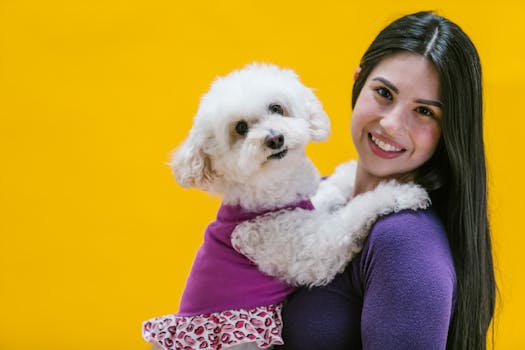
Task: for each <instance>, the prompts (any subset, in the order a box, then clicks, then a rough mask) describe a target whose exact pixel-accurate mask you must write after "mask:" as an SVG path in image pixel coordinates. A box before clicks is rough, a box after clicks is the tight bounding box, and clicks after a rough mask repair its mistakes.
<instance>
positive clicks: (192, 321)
mask: <svg viewBox="0 0 525 350" xmlns="http://www.w3.org/2000/svg"><path fill="white" fill-rule="evenodd" d="M281 309H282V306H281V305H270V306H261V307H257V308H254V309H250V310H243V309H241V310H229V311H223V312H216V313H212V314H206V315H198V316H177V315H176V314H174V315H167V316H161V317H156V318H153V319H151V320H148V321H146V322H144V323H143V327H142V335H143V337H144V339H145V340H146V341H148V342H155V343H157V344H159V345H160V346H162V347H163V348H164V349H166V350H191V349H213V350H220V349H226V348H228V347H230V346H233V345H237V344H243V343H251V342H256V343H257V346H258V347H260V348H268V347H270V346H271V345H281V344H283V340H282V337H281V330H282V318H281Z"/></svg>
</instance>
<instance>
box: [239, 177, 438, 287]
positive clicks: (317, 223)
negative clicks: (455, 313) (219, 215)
mask: <svg viewBox="0 0 525 350" xmlns="http://www.w3.org/2000/svg"><path fill="white" fill-rule="evenodd" d="M428 205H429V198H428V195H427V193H426V192H425V191H424V190H423V189H422V188H421V187H419V186H416V185H414V184H399V183H397V182H395V181H390V182H388V183H382V184H380V185H379V186H377V187H376V189H374V190H373V191H369V192H367V193H365V194H363V195H360V196H357V197H355V198H354V199H353V200H351V201H350V202H348V203H347V204H346V205H345V206H344V207H342V208H341V209H339V210H337V211H335V212H333V213H319V212H317V211H307V210H301V209H295V210H291V211H280V212H277V213H270V214H268V215H265V216H262V217H259V218H257V219H255V220H253V221H250V222H246V223H243V224H241V225H239V226H237V228H236V229H235V230H234V232H233V235H232V242H233V244H234V246H235V247H236V249H238V250H239V251H240V252H241V253H243V254H245V255H246V256H247V257H248V258H250V259H251V260H252V261H254V262H255V263H256V264H257V265H258V267H259V269H260V270H261V271H263V272H264V273H267V274H269V275H271V276H275V277H277V278H279V279H281V280H283V281H285V282H287V283H289V284H292V285H309V286H316V285H324V284H327V283H328V282H330V281H331V280H332V279H333V278H334V277H335V275H336V274H337V273H339V272H341V271H342V270H343V269H344V267H345V266H346V265H347V264H348V262H349V261H350V260H351V259H352V258H353V257H354V256H355V255H356V254H357V253H358V252H359V251H360V250H361V248H362V245H363V241H364V239H365V238H366V236H367V234H368V232H369V230H370V228H371V227H372V225H373V223H374V222H375V221H376V220H377V218H379V217H380V216H381V215H385V214H387V213H390V212H396V211H399V210H402V209H418V208H426V207H427V206H428Z"/></svg>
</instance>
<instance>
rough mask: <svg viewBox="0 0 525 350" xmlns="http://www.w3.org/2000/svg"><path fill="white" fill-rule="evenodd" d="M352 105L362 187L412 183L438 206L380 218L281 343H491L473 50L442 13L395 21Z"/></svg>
mask: <svg viewBox="0 0 525 350" xmlns="http://www.w3.org/2000/svg"><path fill="white" fill-rule="evenodd" d="M458 96H459V97H461V99H459V98H458ZM352 106H353V108H354V110H353V115H352V122H351V129H352V140H353V142H354V145H355V147H356V149H357V152H358V154H359V160H358V165H357V172H356V176H355V182H354V184H355V190H354V192H355V194H363V193H365V192H367V191H370V190H371V189H373V188H375V187H376V186H377V184H378V183H379V182H380V181H382V180H385V179H392V178H394V179H400V180H405V181H406V180H411V181H415V182H416V183H418V184H420V185H422V186H423V187H425V188H426V189H427V190H428V191H429V194H430V197H431V199H432V204H433V207H432V209H431V210H426V211H422V212H418V213H416V214H413V213H406V212H405V213H403V212H400V213H397V214H394V215H390V216H386V217H384V218H382V219H380V220H379V221H378V222H377V223H376V224H375V225H374V227H373V228H372V230H371V232H370V235H369V236H368V238H367V241H366V242H365V244H364V247H363V250H362V252H361V254H360V255H359V256H358V257H357V258H356V259H355V260H353V261H352V262H351V263H350V264H349V265H348V266H347V268H346V270H345V271H344V272H343V273H341V274H340V275H339V276H338V277H336V279H334V281H333V282H332V283H331V284H329V285H327V286H325V287H321V288H317V289H311V290H307V289H303V290H300V291H299V292H297V293H296V294H294V295H292V296H291V297H290V298H289V300H288V303H287V304H286V306H285V308H284V311H283V319H284V325H285V326H284V330H283V333H284V341H285V345H284V348H286V349H301V350H304V349H311V350H314V349H319V350H321V349H333V350H334V349H354V348H356V349H359V348H363V349H367V350H371V349H385V348H388V349H400V350H401V349H421V350H423V349H424V350H428V349H445V348H446V349H469V350H470V349H485V348H486V334H487V330H488V327H489V325H490V322H491V320H492V317H493V313H494V304H495V288H496V285H495V280H494V268H493V262H492V248H491V237H490V229H489V225H488V215H487V185H486V169H485V152H484V144H483V130H482V124H483V123H482V120H483V118H482V92H481V67H480V62H479V57H478V54H477V51H476V48H475V47H474V45H473V44H472V42H471V40H470V39H469V38H468V36H467V35H466V34H465V33H464V32H463V31H462V30H461V28H460V27H458V26H457V25H456V24H455V23H453V22H451V21H449V20H448V19H446V18H444V17H441V16H438V15H436V14H434V13H431V12H419V13H415V14H412V15H407V16H404V17H402V18H399V19H398V20H396V21H394V22H392V23H391V24H390V25H388V26H387V27H386V28H385V29H383V30H382V31H381V32H380V33H379V35H378V36H377V37H376V38H375V39H374V40H373V42H372V44H371V45H370V47H369V48H368V50H367V51H366V52H365V54H364V56H363V58H362V60H361V64H360V67H359V68H358V69H357V70H356V73H355V83H354V87H353V95H352Z"/></svg>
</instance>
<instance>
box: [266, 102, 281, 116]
mask: <svg viewBox="0 0 525 350" xmlns="http://www.w3.org/2000/svg"><path fill="white" fill-rule="evenodd" d="M268 110H269V111H270V113H274V114H280V115H284V110H283V106H281V105H280V104H277V103H272V104H271V105H270V106H268Z"/></svg>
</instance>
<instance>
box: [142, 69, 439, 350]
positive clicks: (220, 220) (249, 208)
mask: <svg viewBox="0 0 525 350" xmlns="http://www.w3.org/2000/svg"><path fill="white" fill-rule="evenodd" d="M329 134H330V123H329V119H328V117H327V115H326V114H325V112H324V111H323V108H322V106H321V103H320V102H319V100H318V99H317V98H316V96H315V95H314V94H313V92H312V91H311V90H310V89H309V88H307V87H305V86H304V85H303V84H302V83H301V82H300V81H299V79H298V77H297V75H296V74H295V73H294V72H293V71H291V70H286V69H280V68H278V67H276V66H273V65H264V64H252V65H248V66H247V67H245V68H244V69H241V70H238V71H234V72H233V73H231V74H229V75H227V76H226V77H223V78H218V79H217V80H216V81H215V82H214V83H213V84H212V86H211V89H210V91H209V92H208V93H207V94H205V95H204V96H203V97H202V100H201V103H200V106H199V109H198V112H197V115H196V116H195V120H194V125H193V128H192V129H191V131H190V134H189V136H188V138H187V139H186V141H185V142H184V143H183V144H182V145H181V147H180V148H179V149H178V150H177V152H176V153H175V155H174V157H173V162H172V165H173V169H174V173H175V176H176V178H177V181H178V182H179V184H181V185H182V186H184V187H197V188H200V189H203V190H206V191H209V192H212V193H216V194H220V195H221V196H222V198H223V204H222V206H221V208H220V210H219V213H218V216H217V220H216V221H215V222H213V223H212V224H210V226H208V229H207V230H206V233H205V238H204V243H203V245H202V247H201V248H200V249H199V252H198V253H197V256H196V259H195V262H194V265H193V267H192V272H191V274H190V276H189V278H188V283H187V285H186V288H185V291H184V295H183V298H182V302H181V307H180V310H179V312H178V313H177V314H174V315H167V316H162V317H158V318H155V319H152V320H150V321H147V322H145V323H144V330H143V332H144V337H145V339H146V340H148V341H150V342H152V343H154V344H156V345H154V346H160V347H162V348H164V349H182V348H184V349H186V347H188V348H195V349H197V348H206V349H221V348H235V349H240V348H243V349H257V348H267V347H270V346H271V345H272V344H281V343H282V339H281V337H280V331H281V325H282V324H281V322H282V321H281V317H280V310H281V306H280V303H281V302H282V300H283V298H284V297H285V296H286V295H288V294H289V293H290V292H292V291H293V288H292V287H291V286H297V285H309V286H313V285H323V284H326V283H328V282H329V281H331V280H332V279H333V277H334V276H335V275H336V274H337V273H338V272H341V271H342V270H343V269H344V267H345V265H346V264H347V263H348V262H349V260H350V259H351V258H352V257H353V256H354V255H355V254H356V253H357V252H358V251H359V250H360V249H361V246H362V242H363V240H364V238H365V237H366V234H367V233H368V230H369V228H370V226H371V225H372V224H373V222H374V221H375V220H376V219H377V218H378V216H380V215H383V214H386V213H388V212H392V211H398V210H401V209H407V208H412V209H417V208H425V207H426V206H427V205H428V201H429V200H428V196H427V194H426V192H425V191H424V190H422V189H421V188H419V187H417V186H415V185H413V184H399V183H395V182H389V183H385V184H381V185H380V186H378V187H377V188H376V189H375V190H374V191H371V192H368V193H366V194H364V195H362V196H357V197H356V198H353V199H352V200H350V201H349V199H350V198H351V196H352V192H353V188H352V186H353V181H354V178H353V177H354V172H355V163H352V162H351V163H346V164H343V165H341V166H339V167H338V168H337V169H336V172H335V174H333V175H332V176H330V177H329V178H328V179H326V180H324V181H322V182H321V184H320V177H319V174H318V172H317V170H316V168H315V167H314V166H313V164H312V163H311V161H310V160H309V159H308V158H307V157H306V153H305V147H306V145H307V144H308V143H309V142H310V141H321V140H325V139H326V138H327V137H328V136H329ZM310 198H311V202H310ZM312 202H313V206H314V207H315V209H316V210H312V209H313V207H312ZM240 252H242V254H241V253H240ZM247 257H249V258H247ZM254 262H255V264H256V265H255V264H254ZM260 271H263V272H264V273H262V272H260ZM269 275H271V276H275V277H277V278H273V277H270V276H269ZM283 281H284V282H286V283H284V282H283Z"/></svg>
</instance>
